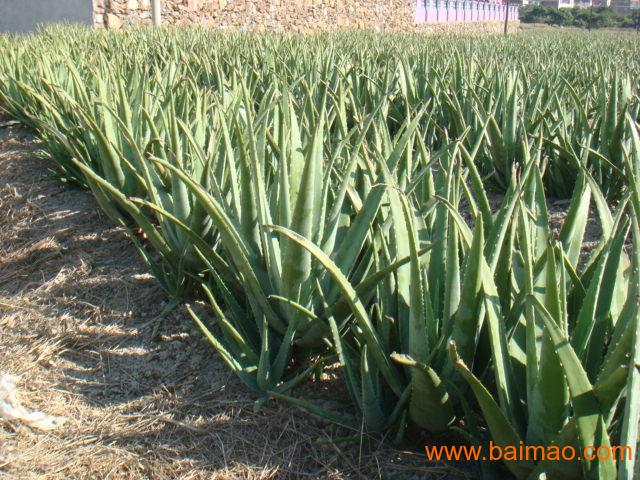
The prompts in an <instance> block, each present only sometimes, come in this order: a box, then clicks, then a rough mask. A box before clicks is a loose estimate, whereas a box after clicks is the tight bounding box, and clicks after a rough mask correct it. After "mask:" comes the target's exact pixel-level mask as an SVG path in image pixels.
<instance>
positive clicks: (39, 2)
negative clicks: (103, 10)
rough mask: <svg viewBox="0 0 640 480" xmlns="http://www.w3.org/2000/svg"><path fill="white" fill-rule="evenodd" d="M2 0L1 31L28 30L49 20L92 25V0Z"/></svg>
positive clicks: (0, 11) (0, 8)
mask: <svg viewBox="0 0 640 480" xmlns="http://www.w3.org/2000/svg"><path fill="white" fill-rule="evenodd" d="M51 3H52V0H0V32H27V31H31V30H34V29H35V28H36V27H37V26H38V25H40V24H44V23H49V22H72V23H82V24H86V25H91V23H92V22H93V18H92V15H93V7H92V5H91V0H56V2H55V8H51Z"/></svg>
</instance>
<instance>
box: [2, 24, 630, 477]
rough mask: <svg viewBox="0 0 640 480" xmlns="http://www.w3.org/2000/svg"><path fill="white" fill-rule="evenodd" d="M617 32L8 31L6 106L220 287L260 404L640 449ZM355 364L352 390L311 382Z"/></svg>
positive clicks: (194, 284)
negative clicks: (314, 394) (330, 405)
mask: <svg viewBox="0 0 640 480" xmlns="http://www.w3.org/2000/svg"><path fill="white" fill-rule="evenodd" d="M595 38H596V40H595V41H594V42H593V43H591V44H589V45H586V42H585V39H584V38H583V37H581V36H580V35H575V34H569V35H557V36H555V37H554V39H553V41H550V40H548V39H545V38H541V37H537V36H536V34H535V33H533V34H530V35H528V36H524V37H523V38H516V39H512V40H505V39H499V38H488V39H474V41H473V43H471V42H470V41H469V40H468V39H464V38H457V39H454V38H444V39H425V38H424V37H420V36H413V35H406V36H403V35H386V34H376V35H374V34H366V33H362V34H336V35H330V36H308V37H294V38H286V37H281V36H277V35H268V34H263V35H254V34H225V36H222V35H220V34H216V33H212V32H209V31H205V30H199V29H190V30H161V31H146V30H141V31H136V32H125V33H122V34H112V33H105V32H88V31H85V30H82V29H69V28H55V29H49V30H45V31H42V32H40V33H38V34H36V35H33V36H31V37H26V38H22V37H2V36H0V48H2V51H3V52H6V54H3V56H2V57H0V108H1V109H2V110H4V111H5V112H6V113H8V114H9V115H12V116H14V117H15V118H17V119H19V120H20V121H22V122H23V123H24V124H25V125H27V126H29V127H30V128H32V129H34V130H35V132H36V133H37V134H38V136H39V138H40V139H41V142H42V147H43V151H44V152H46V153H47V154H48V156H49V157H50V159H51V160H52V161H53V165H55V167H56V168H55V172H56V174H57V175H58V176H60V177H61V178H63V179H64V180H66V181H70V182H74V183H77V184H79V185H81V186H84V187H87V188H90V189H91V191H92V192H93V194H94V195H95V197H96V199H97V202H98V204H99V206H100V208H101V209H102V210H104V211H105V212H106V213H107V214H108V215H109V216H110V217H111V218H112V219H113V220H114V221H115V222H117V223H118V224H119V225H121V226H122V227H123V228H125V229H126V230H127V231H128V232H129V234H130V237H131V239H132V241H133V242H134V243H135V245H136V246H137V247H138V250H139V251H140V253H141V254H142V255H143V257H144V259H145V260H146V262H147V263H148V265H149V267H150V269H151V271H152V272H153V273H154V274H155V276H156V277H157V278H158V279H159V281H160V282H161V284H162V285H163V287H164V288H165V289H166V290H167V291H168V292H169V293H170V294H171V295H172V296H173V297H174V298H176V299H182V300H184V299H186V300H187V301H192V300H193V299H194V298H198V299H202V300H205V301H206V302H207V303H208V305H209V307H208V308H207V309H204V310H203V309H202V308H195V306H194V305H191V306H189V307H188V309H189V313H190V314H191V316H192V317H193V320H194V322H195V324H196V325H197V326H198V327H199V328H200V329H201V330H202V332H203V334H204V335H205V336H206V338H207V339H208V340H209V341H210V342H211V344H212V346H213V347H214V348H215V349H216V350H217V351H218V353H219V354H220V356H221V357H222V358H223V359H224V361H225V362H226V363H227V364H228V365H229V367H230V368H231V369H232V370H233V371H234V372H235V373H236V374H237V375H238V377H239V378H240V379H241V380H242V381H243V382H244V383H245V384H246V385H247V386H248V387H249V388H251V389H252V390H254V391H255V392H257V399H258V402H259V403H260V402H264V401H266V400H268V399H269V398H279V399H284V400H286V401H289V402H292V403H294V404H296V405H299V406H301V407H303V408H305V409H307V410H309V411H311V412H312V413H314V414H318V415H322V416H325V417H326V418H329V419H331V420H332V421H336V422H339V423H341V424H343V425H345V426H348V427H353V428H355V429H358V428H359V426H360V425H364V426H365V427H366V429H367V430H368V431H370V432H387V431H391V432H393V434H394V437H395V438H397V439H399V438H401V437H402V435H403V432H404V429H405V428H406V427H407V426H408V425H415V426H417V427H419V428H421V429H424V430H426V431H428V432H441V431H445V430H448V429H451V428H460V427H461V426H462V425H464V426H465V427H466V429H467V433H468V435H470V437H471V438H473V439H474V441H477V442H481V441H484V440H486V439H487V438H491V439H493V441H494V442H495V443H496V444H499V445H502V446H507V445H519V444H520V442H522V443H523V444H526V445H533V446H537V445H559V446H564V445H577V446H581V447H586V446H595V447H596V448H597V447H599V446H610V445H613V444H624V445H632V446H634V447H635V445H636V444H637V440H638V439H637V435H638V432H637V430H638V428H637V427H638V408H639V407H638V400H637V393H638V389H640V383H639V378H638V358H639V355H640V347H639V345H640V343H639V341H638V338H640V337H639V336H638V331H640V330H638V328H639V327H640V325H639V320H638V319H639V312H638V294H639V293H640V292H638V288H639V287H638V285H639V284H640V279H639V278H638V275H639V273H638V267H639V266H640V238H639V235H640V233H639V226H638V225H639V219H640V190H639V188H638V184H637V182H638V179H639V178H640V139H639V137H638V108H639V105H640V102H639V100H638V90H637V85H638V76H637V75H638V74H637V72H638V71H639V70H638V69H637V66H638V60H637V58H638V56H636V55H635V53H637V45H636V43H634V42H633V40H631V39H630V38H626V37H623V38H617V39H614V38H613V37H610V36H607V35H604V34H603V35H597V36H596V37H595ZM88 42H91V48H88V47H87V43H88ZM577 42H582V46H583V49H584V50H579V49H577V48H576V46H575V44H576V43H577ZM541 48H545V51H546V54H545V55H544V56H542V55H541V54H540V49H541ZM602 48H607V49H608V50H607V52H608V53H613V54H612V55H606V56H605V55H603V54H602V52H601V50H600V49H602ZM488 49H490V51H491V53H490V54H487V51H488ZM576 57H579V58H581V59H582V60H584V63H585V64H582V65H581V64H580V63H579V62H578V63H577V62H576V61H575V60H576ZM505 63H506V64H507V65H508V67H507V68H505V66H504V65H505ZM569 79H571V80H569ZM557 197H561V198H567V200H566V204H567V207H566V212H565V215H564V218H563V220H562V222H561V224H560V225H559V226H558V225H556V224H555V223H554V220H553V219H552V214H551V213H550V206H549V202H551V201H553V200H552V198H557ZM594 227H597V228H598V229H599V233H598V235H596V237H595V238H589V239H588V240H589V242H586V235H587V232H588V231H591V230H593V229H594ZM176 301H177V300H176ZM336 363H337V364H339V366H340V370H339V371H340V372H341V374H342V375H343V377H344V381H345V384H346V386H347V389H348V392H349V397H350V398H351V401H352V404H353V412H352V414H345V413H342V412H340V413H338V412H332V411H327V410H324V409H322V408H320V407H318V406H316V405H314V404H313V403H312V402H310V401H309V400H308V399H305V398H301V397H299V396H298V395H297V394H296V391H297V390H295V387H296V386H297V385H299V384H300V383H301V382H303V381H305V380H306V379H307V378H308V377H309V376H310V375H311V374H312V372H316V373H317V372H320V371H322V370H323V369H324V368H326V367H328V366H330V365H333V364H336ZM471 396H472V397H473V398H474V400H470V398H471ZM476 413H479V414H481V415H482V417H483V418H484V423H485V425H486V427H487V431H488V433H487V434H486V435H485V434H484V433H483V431H482V429H479V428H474V427H473V426H474V425H475V424H476V422H475V419H474V416H475V414H476ZM465 419H466V420H467V421H466V422H463V420H465ZM505 466H506V468H507V469H508V470H509V471H510V472H511V474H512V475H513V476H515V477H516V478H539V476H540V475H541V474H545V475H547V476H550V478H555V476H560V475H562V476H565V477H569V478H603V479H609V478H616V476H619V477H620V478H632V477H633V474H634V465H633V462H630V461H621V462H619V463H616V462H615V460H614V459H608V460H605V461H599V462H596V461H587V460H584V461H582V462H578V461H576V462H567V463H545V462H540V463H538V464H535V463H532V462H525V461H507V462H505Z"/></svg>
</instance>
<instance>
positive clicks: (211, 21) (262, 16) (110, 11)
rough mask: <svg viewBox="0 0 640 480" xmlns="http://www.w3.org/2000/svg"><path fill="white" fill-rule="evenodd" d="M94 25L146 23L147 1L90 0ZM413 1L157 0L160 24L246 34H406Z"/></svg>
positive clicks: (410, 19)
mask: <svg viewBox="0 0 640 480" xmlns="http://www.w3.org/2000/svg"><path fill="white" fill-rule="evenodd" d="M94 3H95V23H96V25H98V26H105V27H107V28H112V29H117V28H121V27H127V26H136V25H147V24H151V1H150V0H94ZM413 4H414V0H163V1H162V21H163V23H164V24H173V25H188V24H197V25H209V26H214V27H231V28H240V29H248V30H262V29H273V30H284V31H291V32H306V31H317V30H330V29H336V28H366V29H373V30H407V29H410V28H412V26H413V21H414V7H413Z"/></svg>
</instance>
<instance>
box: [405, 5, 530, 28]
mask: <svg viewBox="0 0 640 480" xmlns="http://www.w3.org/2000/svg"><path fill="white" fill-rule="evenodd" d="M508 8H509V12H508V16H509V20H518V18H519V11H518V6H517V5H510V6H509V7H508ZM415 12H416V18H415V21H416V23H444V22H490V21H500V20H504V19H505V16H506V15H507V6H506V5H504V4H503V3H502V0H488V1H477V0H416V9H415Z"/></svg>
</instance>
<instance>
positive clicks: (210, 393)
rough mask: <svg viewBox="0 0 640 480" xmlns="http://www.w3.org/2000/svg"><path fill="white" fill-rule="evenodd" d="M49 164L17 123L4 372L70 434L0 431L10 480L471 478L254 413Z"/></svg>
mask: <svg viewBox="0 0 640 480" xmlns="http://www.w3.org/2000/svg"><path fill="white" fill-rule="evenodd" d="M5 120H6V119H5ZM2 123H3V121H2V119H0V125H1V124H2ZM36 152H37V144H36V143H35V141H34V140H33V136H32V135H30V134H29V133H28V132H26V131H25V130H22V129H20V128H18V127H16V126H11V127H7V126H6V121H5V125H4V126H2V127H0V372H4V373H9V374H14V375H20V376H21V380H20V383H19V387H20V392H19V398H20V401H21V402H22V403H23V404H24V405H25V406H26V407H28V408H29V409H33V410H42V411H44V412H46V413H47V414H50V415H59V416H65V417H67V418H68V421H67V423H66V424H65V426H64V427H63V428H62V429H59V430H56V431H53V432H40V431H36V430H33V429H31V428H30V427H28V426H26V425H22V424H19V423H16V422H8V421H3V420H0V479H5V478H8V479H13V478H19V479H28V478H38V479H40V478H44V479H85V478H86V479H89V478H91V479H134V478H135V479H176V478H181V479H197V478H203V479H204V478H206V479H216V478H248V479H254V478H256V479H257V478H314V479H316V478H327V479H330V478H336V479H337V478H367V479H369V478H371V479H373V478H464V476H465V475H464V473H463V469H464V470H466V471H468V466H464V465H461V466H460V468H458V467H455V466H451V465H449V466H445V465H441V464H439V465H434V464H429V463H428V462H427V461H426V459H425V457H424V456H423V455H422V451H421V448H420V443H421V442H423V441H424V439H421V438H419V437H416V438H415V439H414V440H413V441H410V442H408V445H407V446H406V447H407V448H406V449H405V450H394V449H392V448H391V447H389V446H386V445H385V444H383V443H382V442H381V440H380V439H379V438H368V437H362V436H361V435H358V433H357V432H348V431H343V430H340V429H338V428H337V427H335V426H333V425H331V424H329V423H327V422H325V421H322V420H319V419H316V418H314V417H312V416H310V415H307V414H305V413H303V412H300V411H298V410H296V409H294V408H292V407H290V406H289V405H287V404H284V403H281V402H270V403H268V404H267V405H266V407H264V408H263V409H262V410H261V411H259V412H254V410H253V402H254V400H255V397H254V395H253V394H252V393H251V392H249V391H248V390H247V389H246V388H244V387H243V386H242V385H241V384H240V383H239V382H238V381H237V379H236V378H235V377H234V376H233V375H232V374H231V373H230V371H229V369H228V368H227V367H226V366H225V365H224V364H223V363H222V361H221V360H220V359H219V358H218V357H216V355H215V354H214V353H213V351H212V349H211V347H209V346H208V345H207V344H206V343H205V342H204V341H203V339H202V337H201V336H200V335H199V334H197V332H195V331H194V330H193V327H192V325H191V324H190V322H189V321H188V319H187V316H186V315H185V312H184V311H183V310H182V309H181V308H177V309H175V310H173V311H172V312H171V313H170V314H169V315H168V316H166V317H165V318H160V314H161V312H162V311H163V309H164V307H165V306H166V304H167V302H168V299H167V297H166V295H165V294H164V292H163V291H162V290H161V289H160V287H159V286H158V284H157V282H156V281H155V280H154V279H153V278H152V277H151V276H150V275H149V274H148V273H147V270H146V268H145V266H144V264H143V263H142V261H141V260H140V259H139V258H138V255H137V252H136V251H135V249H134V248H133V247H132V246H131V245H130V243H129V241H128V240H127V239H126V237H125V235H124V233H123V232H122V231H120V230H119V229H117V228H114V227H113V225H112V224H111V223H110V222H109V220H108V219H107V218H105V217H104V216H101V215H100V214H99V213H98V211H97V208H96V205H95V203H94V201H93V199H92V198H91V196H90V195H89V193H87V192H85V191H82V190H80V189H77V188H73V187H68V186H64V185H63V184H62V183H60V182H59V181H57V180H56V179H54V178H52V176H51V174H50V172H48V171H47V168H46V165H45V164H44V163H43V161H42V160H39V159H38V158H37V156H36ZM315 387H317V388H316V390H317V392H316V391H315V390H314V392H315V393H316V394H317V395H318V397H319V398H322V397H323V396H324V397H325V398H331V397H332V396H335V395H333V391H332V390H330V389H328V388H327V387H326V386H323V385H321V384H320V385H316V386H315ZM315 387H314V388H315ZM345 438H346V440H345ZM474 476H475V475H474V474H473V472H472V473H471V478H473V477H474Z"/></svg>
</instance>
